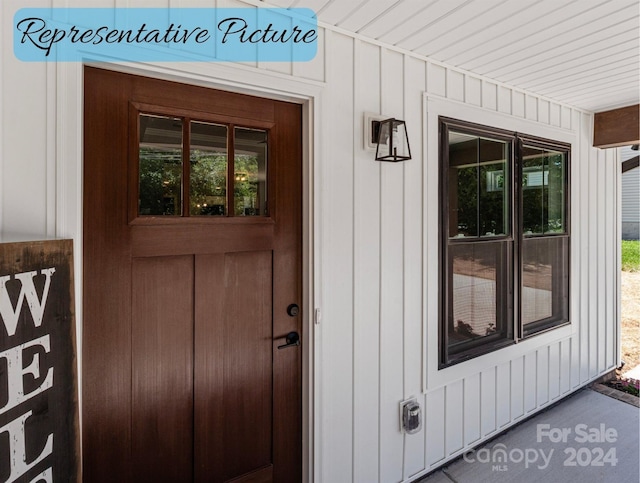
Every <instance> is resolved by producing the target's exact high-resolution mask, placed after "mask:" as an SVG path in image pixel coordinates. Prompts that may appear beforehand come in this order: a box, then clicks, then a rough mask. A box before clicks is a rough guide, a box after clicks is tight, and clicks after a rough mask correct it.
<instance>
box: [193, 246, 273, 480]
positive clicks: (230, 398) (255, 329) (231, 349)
mask: <svg viewBox="0 0 640 483" xmlns="http://www.w3.org/2000/svg"><path fill="white" fill-rule="evenodd" d="M271 266H272V254H271V252H270V251H261V252H240V253H230V254H225V255H198V256H197V257H196V287H197V288H196V301H197V305H196V307H197V311H196V338H195V353H196V357H197V358H198V364H197V365H196V371H195V381H196V401H197V403H196V404H197V407H196V411H195V418H196V419H195V437H194V440H195V448H196V466H197V468H198V472H199V473H198V474H199V475H200V474H201V475H203V476H204V475H220V478H216V479H215V480H207V481H226V480H228V479H231V478H233V477H237V476H239V475H243V474H245V473H249V472H251V471H254V470H256V469H259V468H262V467H264V466H267V465H270V464H271V440H272V433H271V428H272V402H271V401H272V384H271V372H272V369H271V357H272V350H271V341H272V338H273V335H272V324H271V313H272V290H271V284H272V268H271ZM247 353H250V354H252V357H251V358H247V357H246V354H247ZM207 401H208V403H206V402H207ZM219 415H221V416H222V417H221V418H219V419H221V422H222V424H220V425H219V426H217V427H216V433H218V434H215V433H213V432H212V431H211V429H210V426H209V424H210V422H214V421H216V419H217V418H218V416H219ZM219 435H223V437H220V436H219ZM208 455H213V458H210V457H209V456H208Z"/></svg>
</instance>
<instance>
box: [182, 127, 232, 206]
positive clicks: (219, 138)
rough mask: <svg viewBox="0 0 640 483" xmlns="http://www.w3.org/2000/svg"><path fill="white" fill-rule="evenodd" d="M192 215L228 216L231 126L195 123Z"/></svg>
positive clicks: (191, 164) (190, 159)
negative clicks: (228, 162) (228, 157)
mask: <svg viewBox="0 0 640 483" xmlns="http://www.w3.org/2000/svg"><path fill="white" fill-rule="evenodd" d="M189 161H190V167H191V174H190V177H191V182H190V185H189V190H190V191H189V205H190V206H189V214H190V215H191V216H201V215H204V216H224V215H226V214H227V127H226V126H220V125H218V124H210V123H205V122H196V121H192V122H191V151H190V155H189Z"/></svg>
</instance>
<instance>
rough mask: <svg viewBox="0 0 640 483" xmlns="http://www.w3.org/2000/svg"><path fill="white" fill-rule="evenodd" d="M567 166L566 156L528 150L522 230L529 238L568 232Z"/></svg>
mask: <svg viewBox="0 0 640 483" xmlns="http://www.w3.org/2000/svg"><path fill="white" fill-rule="evenodd" d="M565 166H566V155H565V153H562V152H559V151H553V150H549V149H542V148H537V147H530V146H525V147H524V149H523V159H522V229H523V234H524V235H525V236H527V235H542V234H547V233H564V232H566V223H565V209H566V208H565V196H564V191H565V176H566V168H565Z"/></svg>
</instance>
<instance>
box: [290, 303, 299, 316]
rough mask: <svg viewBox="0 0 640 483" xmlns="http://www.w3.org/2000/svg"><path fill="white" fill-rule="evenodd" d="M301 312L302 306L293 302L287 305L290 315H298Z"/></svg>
mask: <svg viewBox="0 0 640 483" xmlns="http://www.w3.org/2000/svg"><path fill="white" fill-rule="evenodd" d="M299 313H300V307H298V304H291V305H289V307H287V314H289V317H297V316H298V314H299Z"/></svg>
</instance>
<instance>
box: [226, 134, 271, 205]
mask: <svg viewBox="0 0 640 483" xmlns="http://www.w3.org/2000/svg"><path fill="white" fill-rule="evenodd" d="M234 153H235V155H234V175H233V183H234V191H233V197H234V214H235V215H236V216H267V214H268V211H267V131H264V130H259V129H246V128H235V144H234Z"/></svg>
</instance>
